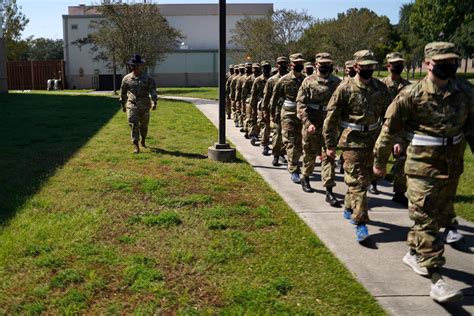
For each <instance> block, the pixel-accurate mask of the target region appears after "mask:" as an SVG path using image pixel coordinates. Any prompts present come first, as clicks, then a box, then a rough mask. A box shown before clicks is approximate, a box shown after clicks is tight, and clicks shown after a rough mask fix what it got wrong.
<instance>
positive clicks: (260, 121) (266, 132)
mask: <svg viewBox="0 0 474 316" xmlns="http://www.w3.org/2000/svg"><path fill="white" fill-rule="evenodd" d="M269 117H270V113H268V112H266V111H264V110H258V114H257V126H258V130H259V131H260V145H262V146H264V145H269V144H270V119H269Z"/></svg>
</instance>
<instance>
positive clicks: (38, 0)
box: [17, 0, 412, 39]
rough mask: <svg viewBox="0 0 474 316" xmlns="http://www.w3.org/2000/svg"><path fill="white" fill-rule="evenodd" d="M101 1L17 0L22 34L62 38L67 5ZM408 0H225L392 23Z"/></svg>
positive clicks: (192, 0) (165, 0) (189, 0)
mask: <svg viewBox="0 0 474 316" xmlns="http://www.w3.org/2000/svg"><path fill="white" fill-rule="evenodd" d="M98 2H100V1H91V0H73V1H71V0H17V3H18V5H20V6H21V7H22V12H23V13H24V14H25V15H26V16H27V17H28V18H29V19H30V23H29V24H28V26H27V27H26V29H25V31H24V32H23V38H26V37H29V36H31V35H33V36H34V37H35V38H37V37H46V38H53V39H58V38H62V36H63V32H62V15H63V14H67V7H68V6H72V5H78V4H80V3H82V4H86V5H90V4H91V3H98ZM155 2H156V3H218V1H216V0H207V1H206V0H180V1H176V0H161V1H155ZM410 2H412V1H411V0H273V1H270V0H260V1H255V0H253V1H251V0H231V1H230V0H229V1H228V3H274V5H275V9H304V10H307V11H308V13H309V14H311V15H312V16H314V17H315V18H320V19H325V18H334V17H336V16H337V14H338V13H340V12H344V11H346V10H347V9H349V8H363V7H365V8H369V9H371V10H372V11H374V12H376V13H377V14H379V15H386V16H388V17H389V18H390V21H391V22H392V23H393V24H396V23H397V22H398V12H399V9H400V7H401V5H402V4H404V3H410Z"/></svg>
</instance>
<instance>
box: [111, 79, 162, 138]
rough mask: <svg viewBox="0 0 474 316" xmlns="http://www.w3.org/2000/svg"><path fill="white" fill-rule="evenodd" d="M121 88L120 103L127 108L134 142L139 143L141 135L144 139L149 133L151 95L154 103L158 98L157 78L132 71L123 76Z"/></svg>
mask: <svg viewBox="0 0 474 316" xmlns="http://www.w3.org/2000/svg"><path fill="white" fill-rule="evenodd" d="M120 90H121V92H120V103H121V104H122V107H123V108H126V109H127V118H128V124H129V125H130V127H131V129H132V142H133V143H134V144H138V142H139V140H140V136H141V139H142V141H144V140H145V138H146V136H147V133H148V123H149V121H150V108H151V102H150V96H151V99H152V100H153V103H156V102H157V100H158V96H157V94H156V84H155V80H153V78H151V77H150V76H148V75H147V74H144V73H142V74H140V75H139V76H138V77H137V76H135V75H134V73H133V72H131V73H129V74H127V75H125V77H123V79H122V85H121V87H120Z"/></svg>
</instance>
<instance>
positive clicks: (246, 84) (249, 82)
mask: <svg viewBox="0 0 474 316" xmlns="http://www.w3.org/2000/svg"><path fill="white" fill-rule="evenodd" d="M255 78H256V77H255V75H254V74H251V75H250V76H248V77H246V78H245V80H244V81H243V83H242V96H241V99H240V100H241V102H242V104H245V103H249V102H250V92H252V86H253V83H254V81H255Z"/></svg>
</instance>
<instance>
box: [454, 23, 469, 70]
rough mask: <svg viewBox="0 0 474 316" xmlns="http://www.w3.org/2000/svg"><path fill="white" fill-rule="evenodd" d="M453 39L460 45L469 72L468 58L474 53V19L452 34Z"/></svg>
mask: <svg viewBox="0 0 474 316" xmlns="http://www.w3.org/2000/svg"><path fill="white" fill-rule="evenodd" d="M452 41H453V42H454V43H455V44H456V45H457V46H458V47H459V50H460V53H461V56H462V57H464V58H465V59H466V63H465V64H464V72H465V73H466V72H467V59H468V58H472V57H473V55H474V20H471V21H470V22H468V23H466V24H463V25H461V26H460V27H458V28H457V30H456V32H454V35H453V36H452Z"/></svg>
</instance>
